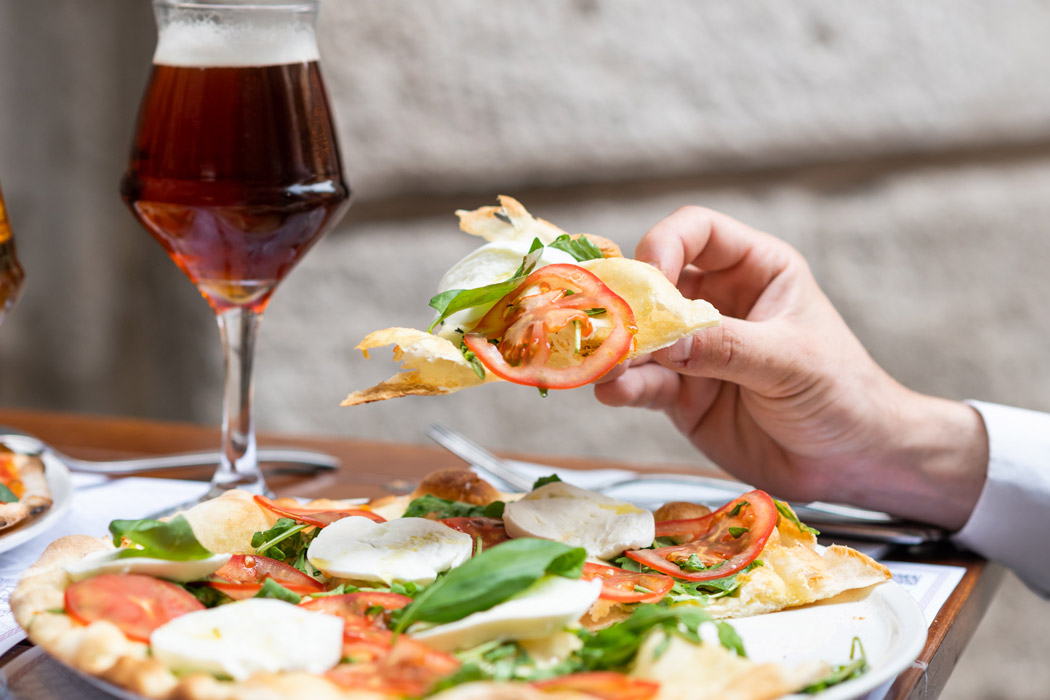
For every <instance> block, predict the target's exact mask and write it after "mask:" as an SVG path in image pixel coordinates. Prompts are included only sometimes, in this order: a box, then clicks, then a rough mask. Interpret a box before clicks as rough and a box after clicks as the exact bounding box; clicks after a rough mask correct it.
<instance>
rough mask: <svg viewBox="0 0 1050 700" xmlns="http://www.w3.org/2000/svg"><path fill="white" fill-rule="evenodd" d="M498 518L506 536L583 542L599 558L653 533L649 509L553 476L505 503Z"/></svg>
mask: <svg viewBox="0 0 1050 700" xmlns="http://www.w3.org/2000/svg"><path fill="white" fill-rule="evenodd" d="M503 523H504V525H506V527H507V534H508V535H510V536H511V537H539V538H541V539H545V540H555V541H557V542H564V543H565V544H567V545H571V546H573V547H583V548H584V549H586V550H587V554H588V555H589V556H592V557H598V558H599V559H612V558H613V557H616V556H619V555H620V554H622V553H623V551H624V550H625V549H638V548H639V547H648V546H649V545H651V544H652V543H653V538H654V537H655V536H656V523H655V521H654V520H653V514H652V513H651V512H649V511H647V510H644V509H642V508H638V507H637V506H633V505H631V504H630V503H628V502H626V501H621V500H619V499H616V498H610V497H609V496H603V495H602V494H600V493H595V492H594V491H587V490H585V489H581V488H579V487H578V486H573V485H572V484H566V483H565V482H562V481H556V482H553V483H550V484H547V485H545V486H541V487H540V488H538V489H536V490H535V491H533V492H532V493H529V494H526V495H525V496H524V497H523V498H522V499H521V500H519V501H515V502H514V503H508V504H507V508H506V510H504V511H503Z"/></svg>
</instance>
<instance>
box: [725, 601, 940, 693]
mask: <svg viewBox="0 0 1050 700" xmlns="http://www.w3.org/2000/svg"><path fill="white" fill-rule="evenodd" d="M731 622H732V625H733V627H734V628H736V630H737V632H739V633H740V636H741V637H742V638H743V639H744V648H745V649H746V650H747V654H748V656H749V657H750V658H751V660H753V661H757V662H763V661H772V662H776V663H783V664H797V663H801V662H804V661H807V660H812V659H820V660H823V661H826V662H828V663H829V664H831V665H833V666H835V665H839V664H845V663H848V662H849V661H850V658H849V654H850V647H851V646H852V643H853V638H854V637H857V638H858V639H860V641H861V644H863V645H864V651H865V653H866V655H867V658H868V666H869V670H868V672H867V673H865V674H864V675H862V676H861V677H860V678H856V679H854V680H851V681H847V682H845V683H842V684H840V685H836V686H832V687H831V688H828V689H827V690H825V691H823V692H821V693H818V694H817V695H807V696H791V697H810V698H819V699H820V700H852V699H853V698H860V697H863V696H864V695H865V694H866V693H868V692H870V691H872V690H874V689H875V688H878V687H879V686H881V685H882V684H883V683H885V682H887V681H889V680H891V679H893V678H895V677H896V676H897V675H899V674H900V673H901V672H902V671H904V670H905V669H907V668H908V667H909V666H910V665H911V663H912V662H913V661H915V659H916V658H917V657H918V656H919V654H920V653H921V652H922V649H923V647H924V646H925V645H926V634H927V626H926V618H925V617H924V616H923V614H922V610H921V609H920V608H919V604H918V603H917V602H916V601H915V599H914V598H912V596H911V595H910V594H909V593H908V592H907V591H905V590H904V589H903V588H901V587H900V586H899V585H897V584H896V583H894V582H893V581H887V582H885V583H880V584H878V585H876V586H873V587H871V588H868V589H863V590H860V591H847V592H846V593H843V594H841V595H839V596H836V597H835V598H832V599H830V600H826V601H823V602H820V603H816V604H813V605H809V606H806V607H803V608H795V609H794V610H783V611H781V612H775V613H769V614H767V615H758V616H756V617H748V618H742V619H739V620H732V621H731Z"/></svg>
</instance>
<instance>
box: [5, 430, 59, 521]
mask: <svg viewBox="0 0 1050 700" xmlns="http://www.w3.org/2000/svg"><path fill="white" fill-rule="evenodd" d="M50 506H51V489H50V488H49V487H48V484H47V477H46V476H45V474H44V463H43V462H42V461H41V460H40V458H39V457H34V456H31V455H24V454H19V453H16V452H10V451H7V450H5V449H4V448H0V533H3V531H4V530H7V529H8V528H12V527H14V526H16V525H19V524H21V523H23V522H25V521H26V520H28V519H30V518H32V517H34V516H37V515H40V514H41V513H43V512H44V511H45V510H47V509H48V508H49V507H50Z"/></svg>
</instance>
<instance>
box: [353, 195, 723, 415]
mask: <svg viewBox="0 0 1050 700" xmlns="http://www.w3.org/2000/svg"><path fill="white" fill-rule="evenodd" d="M457 214H458V215H459V218H460V228H461V229H462V230H463V231H465V232H467V233H469V234H472V235H476V236H479V237H481V238H483V239H485V241H486V243H485V244H484V245H482V246H481V247H480V248H478V249H477V250H475V251H474V252H473V253H470V254H469V255H467V256H466V257H465V258H463V259H462V260H460V261H459V262H458V263H456V264H455V265H454V266H453V267H452V268H451V269H450V270H449V271H448V272H447V273H446V274H445V275H444V277H443V278H442V280H441V282H440V284H439V287H438V293H437V294H436V295H435V296H434V297H433V298H432V299H431V300H430V305H431V306H432V307H434V309H436V311H437V316H436V318H435V319H434V321H433V323H431V325H430V327H429V328H428V329H426V330H425V331H424V330H416V329H413V328H386V329H384V330H379V331H375V332H373V333H370V334H369V335H368V336H367V337H366V338H365V339H364V340H363V341H362V342H361V343H360V344H359V345H358V349H359V350H361V351H363V352H364V353H365V356H366V357H367V356H368V352H369V351H370V350H373V349H375V348H378V347H382V346H386V345H394V346H395V347H394V359H395V360H397V361H399V362H401V365H402V372H401V373H399V374H396V375H394V376H393V377H391V378H390V379H388V380H387V381H385V382H382V383H380V384H378V385H376V386H373V387H371V388H369V389H364V390H361V391H356V392H353V393H351V394H350V395H349V396H348V397H347V398H346V400H345V401H344V402H343V405H345V406H349V405H356V404H361V403H368V402H371V401H381V400H383V399H389V398H396V397H399V396H406V395H410V394H418V395H432V394H448V393H451V392H454V391H458V390H460V389H464V388H467V387H471V386H477V385H480V384H484V383H486V382H492V381H510V382H514V383H517V384H523V385H526V386H533V387H537V388H539V389H540V390H541V391H542V392H546V391H547V390H549V389H570V388H574V387H578V386H582V385H584V384H587V383H589V382H592V381H594V380H595V379H598V378H599V377H601V376H602V375H604V374H605V373H607V372H608V371H609V370H610V369H612V368H613V367H615V366H616V365H617V364H618V363H620V362H622V361H623V360H625V359H629V358H631V357H636V356H638V355H643V354H645V353H649V352H652V351H654V350H658V349H660V348H663V347H667V346H668V345H671V344H673V343H674V342H676V341H677V340H679V339H681V338H683V337H685V336H686V335H688V334H690V333H692V332H693V331H696V330H699V329H701V328H705V327H707V326H713V325H717V324H718V323H719V319H720V317H719V314H718V312H717V311H716V310H715V309H714V307H712V306H711V305H710V304H709V303H707V302H706V301H703V300H690V299H686V298H684V297H683V296H682V295H681V293H680V292H679V291H678V289H677V288H675V286H674V285H673V284H671V282H669V281H668V280H667V278H666V277H664V275H663V274H662V273H660V271H659V270H657V269H656V268H655V267H653V266H651V265H648V264H646V263H643V262H640V261H637V260H630V259H627V258H624V257H622V255H621V254H620V250H619V248H618V247H617V246H616V244H614V243H612V242H611V241H609V240H607V239H605V238H601V237H599V236H592V235H589V234H576V235H569V234H568V233H566V232H564V231H562V230H561V229H559V228H558V227H556V226H554V225H553V224H551V223H549V222H547V221H544V220H542V219H537V218H534V217H533V216H532V215H531V214H529V212H528V211H526V210H525V208H524V207H523V206H522V205H521V204H520V203H519V202H517V201H516V200H514V199H512V198H510V197H505V196H504V197H500V206H490V207H482V208H480V209H476V210H474V211H459V212H457Z"/></svg>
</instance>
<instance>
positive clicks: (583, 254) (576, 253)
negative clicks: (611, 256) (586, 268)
mask: <svg viewBox="0 0 1050 700" xmlns="http://www.w3.org/2000/svg"><path fill="white" fill-rule="evenodd" d="M547 247H548V248H557V249H558V250H561V251H564V252H566V253H568V254H569V255H571V256H572V257H574V258H576V260H578V261H580V262H582V261H584V260H597V259H598V258H601V257H604V256H603V255H602V251H601V248H599V247H598V246H596V245H594V243H592V242H591V239H589V238H587V236H579V237H577V238H573V237H572V236H570V235H569V234H567V233H563V234H562V235H560V236H558V237H557V238H555V239H554V240H553V241H551V242H550V243H548V244H547Z"/></svg>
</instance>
